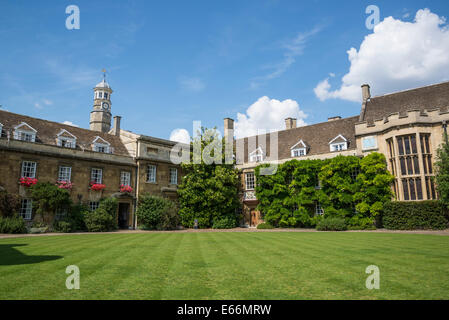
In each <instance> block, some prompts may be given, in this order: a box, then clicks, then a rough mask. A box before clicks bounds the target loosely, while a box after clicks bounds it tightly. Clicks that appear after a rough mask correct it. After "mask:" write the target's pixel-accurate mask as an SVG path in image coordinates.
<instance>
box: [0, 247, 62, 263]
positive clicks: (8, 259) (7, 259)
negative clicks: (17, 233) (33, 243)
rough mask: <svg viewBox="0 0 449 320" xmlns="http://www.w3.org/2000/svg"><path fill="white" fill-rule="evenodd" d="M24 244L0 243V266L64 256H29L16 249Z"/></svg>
mask: <svg viewBox="0 0 449 320" xmlns="http://www.w3.org/2000/svg"><path fill="white" fill-rule="evenodd" d="M23 246H26V244H0V266H13V265H19V264H33V263H39V262H44V261H52V260H57V259H61V258H62V256H27V255H26V254H24V253H22V252H20V251H19V250H17V249H15V247H23Z"/></svg>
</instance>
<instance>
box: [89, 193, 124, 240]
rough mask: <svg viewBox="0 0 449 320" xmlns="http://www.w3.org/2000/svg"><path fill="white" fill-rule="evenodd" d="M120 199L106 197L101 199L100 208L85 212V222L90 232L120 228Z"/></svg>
mask: <svg viewBox="0 0 449 320" xmlns="http://www.w3.org/2000/svg"><path fill="white" fill-rule="evenodd" d="M117 208H118V200H117V199H116V198H105V199H103V200H101V201H100V205H99V206H98V209H97V210H95V211H92V212H87V213H85V216H84V222H85V224H86V228H87V230H88V231H89V232H107V231H114V230H117V229H118V225H117V223H118V217H117Z"/></svg>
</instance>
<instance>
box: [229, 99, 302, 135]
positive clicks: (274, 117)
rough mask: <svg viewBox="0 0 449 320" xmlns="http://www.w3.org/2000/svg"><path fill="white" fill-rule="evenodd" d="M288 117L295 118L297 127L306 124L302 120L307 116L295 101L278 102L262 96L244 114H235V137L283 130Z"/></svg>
mask: <svg viewBox="0 0 449 320" xmlns="http://www.w3.org/2000/svg"><path fill="white" fill-rule="evenodd" d="M289 117H292V118H296V119H297V125H298V126H303V125H305V124H306V123H305V122H304V119H305V118H307V115H306V114H305V113H304V112H303V111H302V110H301V109H300V108H299V105H298V102H296V101H295V100H291V99H287V100H284V101H279V100H276V99H270V98H268V97H266V96H264V97H261V98H259V100H257V101H256V102H254V103H253V104H252V105H251V106H249V107H248V109H247V110H246V114H242V113H238V114H237V120H236V122H235V135H236V137H237V138H242V137H248V136H253V135H256V134H258V133H262V131H263V130H265V131H266V132H270V131H272V130H282V129H285V118H289Z"/></svg>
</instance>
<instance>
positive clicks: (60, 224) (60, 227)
mask: <svg viewBox="0 0 449 320" xmlns="http://www.w3.org/2000/svg"><path fill="white" fill-rule="evenodd" d="M53 231H54V232H61V233H70V232H72V224H71V223H70V222H68V221H64V220H61V221H55V222H54V223H53Z"/></svg>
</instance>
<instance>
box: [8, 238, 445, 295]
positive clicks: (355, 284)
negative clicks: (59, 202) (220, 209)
mask: <svg viewBox="0 0 449 320" xmlns="http://www.w3.org/2000/svg"><path fill="white" fill-rule="evenodd" d="M373 264H374V265H377V266H378V267H379V268H380V290H368V289H366V287H365V280H366V278H367V276H368V275H367V274H365V268H366V267H367V266H369V265H373ZM68 265H77V266H78V267H79V268H80V272H81V289H80V290H68V289H66V287H65V281H66V277H67V275H66V273H65V269H66V267H67V266H68ZM0 299H449V237H446V236H436V235H417V234H379V233H294V232H292V233H287V232H245V233H243V232H235V233H234V232H233V233H146V234H104V235H97V234H86V235H68V236H51V237H32V238H15V239H0Z"/></svg>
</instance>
